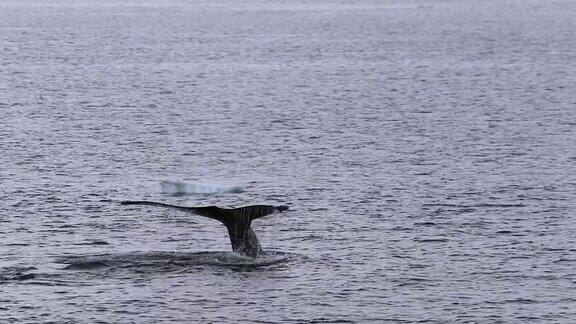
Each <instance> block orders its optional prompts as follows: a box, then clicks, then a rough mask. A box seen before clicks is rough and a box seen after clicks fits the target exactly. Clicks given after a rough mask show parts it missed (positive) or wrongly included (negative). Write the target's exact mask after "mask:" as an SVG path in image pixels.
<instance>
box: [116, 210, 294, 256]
mask: <svg viewBox="0 0 576 324" xmlns="http://www.w3.org/2000/svg"><path fill="white" fill-rule="evenodd" d="M120 204H121V205H150V206H159V207H168V208H173V209H177V210H181V211H185V212H189V213H193V214H197V215H200V216H204V217H208V218H211V219H214V220H217V221H219V222H221V223H222V224H224V226H226V229H228V235H229V236H230V243H231V244H232V251H234V252H236V253H239V254H242V255H247V256H251V257H255V256H257V255H258V254H260V253H261V252H262V248H261V247H260V243H259V242H258V238H257V237H256V233H254V230H252V227H251V225H252V221H253V220H255V219H258V218H261V217H264V216H266V215H270V214H274V213H277V212H282V211H285V210H288V209H289V207H288V206H284V205H281V206H271V205H252V206H245V207H239V208H221V207H217V206H205V207H185V206H177V205H169V204H164V203H159V202H153V201H122V202H120Z"/></svg>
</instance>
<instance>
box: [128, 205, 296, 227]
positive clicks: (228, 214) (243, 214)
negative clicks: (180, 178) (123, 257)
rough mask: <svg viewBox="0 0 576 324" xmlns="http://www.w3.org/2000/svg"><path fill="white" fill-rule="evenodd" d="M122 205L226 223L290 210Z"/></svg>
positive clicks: (276, 207)
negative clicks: (184, 213)
mask: <svg viewBox="0 0 576 324" xmlns="http://www.w3.org/2000/svg"><path fill="white" fill-rule="evenodd" d="M120 204H121V205H149V206H158V207H167V208H173V209H177V210H181V211H186V212H191V213H194V214H197V215H200V216H204V217H208V218H212V219H215V220H218V221H221V222H223V223H225V222H226V221H227V220H228V219H230V218H247V219H248V220H250V221H252V220H255V219H258V218H261V217H264V216H267V215H270V214H274V213H277V212H282V211H285V210H288V209H289V207H288V206H285V205H280V206H272V205H251V206H245V207H238V208H222V207H218V206H203V207H186V206H178V205H170V204H164V203H159V202H154V201H121V202H120Z"/></svg>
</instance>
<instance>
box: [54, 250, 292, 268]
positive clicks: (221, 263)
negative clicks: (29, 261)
mask: <svg viewBox="0 0 576 324" xmlns="http://www.w3.org/2000/svg"><path fill="white" fill-rule="evenodd" d="M301 258H302V256H301V255H299V254H295V253H286V252H279V251H267V252H264V253H262V254H261V255H259V256H258V257H256V258H252V257H247V256H243V255H240V254H237V253H234V252H227V251H210V252H163V251H160V252H134V253H118V254H100V255H78V256H66V257H61V258H59V259H58V260H56V262H57V263H59V264H64V265H65V266H64V268H63V269H64V270H80V271H90V270H120V269H124V270H130V269H133V270H135V271H145V270H146V269H148V270H151V271H156V270H159V271H180V270H183V269H189V268H191V267H202V266H210V267H212V266H213V267H228V268H251V269H253V268H262V267H270V266H274V265H280V264H284V263H288V262H291V261H295V260H298V259H301Z"/></svg>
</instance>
